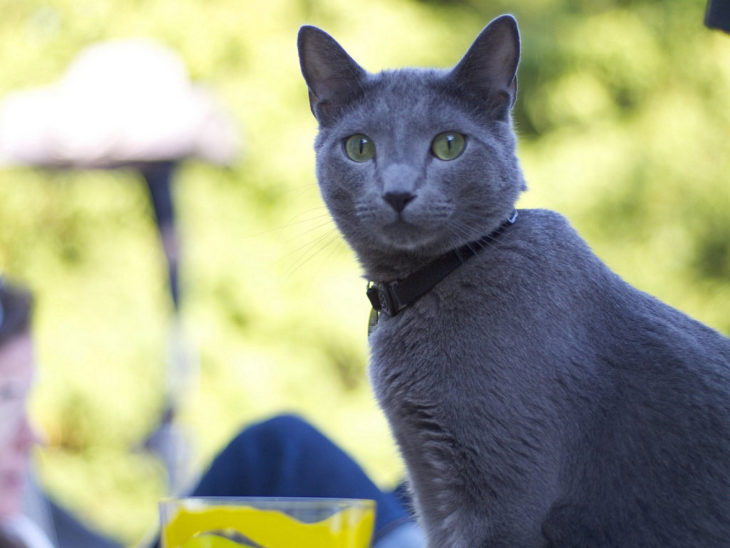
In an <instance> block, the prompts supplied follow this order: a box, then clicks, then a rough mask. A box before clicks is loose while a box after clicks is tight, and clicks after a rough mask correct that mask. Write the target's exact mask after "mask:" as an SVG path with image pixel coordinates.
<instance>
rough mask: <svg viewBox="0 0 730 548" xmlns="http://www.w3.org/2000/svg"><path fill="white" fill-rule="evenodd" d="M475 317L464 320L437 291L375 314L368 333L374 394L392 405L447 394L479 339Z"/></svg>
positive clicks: (461, 380)
mask: <svg viewBox="0 0 730 548" xmlns="http://www.w3.org/2000/svg"><path fill="white" fill-rule="evenodd" d="M476 323H478V318H475V317H472V318H465V317H464V315H463V314H461V313H460V312H459V311H458V310H455V309H454V307H453V306H449V304H448V303H445V302H444V300H443V299H442V298H440V296H438V295H434V296H428V297H426V298H424V299H423V302H420V303H418V305H417V306H415V307H413V309H408V310H406V311H404V312H402V313H401V314H399V315H398V316H395V317H384V318H381V320H380V322H379V323H378V325H377V326H376V328H375V331H374V332H373V333H372V334H371V336H370V340H369V342H370V346H371V361H370V376H371V381H372V383H373V387H374V390H375V393H376V395H377V396H378V398H379V399H380V400H381V401H383V402H384V403H385V404H386V405H390V406H391V407H393V408H395V407H398V406H400V405H402V404H404V402H412V401H418V402H423V403H424V404H427V403H429V402H431V401H438V400H444V399H448V398H449V397H451V394H450V393H449V392H450V388H451V387H457V386H459V385H460V384H462V383H468V382H469V380H468V379H467V378H465V374H464V373H465V371H474V370H475V367H474V366H475V364H472V363H471V362H472V361H473V356H474V355H475V354H479V353H480V351H479V349H478V346H484V345H485V343H487V342H488V341H485V340H483V338H482V337H480V336H479V335H478V333H477V332H476V331H477V330H476V329H475V327H476Z"/></svg>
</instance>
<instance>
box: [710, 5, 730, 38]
mask: <svg viewBox="0 0 730 548" xmlns="http://www.w3.org/2000/svg"><path fill="white" fill-rule="evenodd" d="M705 25H707V26H708V27H709V28H711V29H720V30H724V31H725V32H730V0H709V1H708V2H707V11H706V12H705Z"/></svg>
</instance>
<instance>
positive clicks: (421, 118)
mask: <svg viewBox="0 0 730 548" xmlns="http://www.w3.org/2000/svg"><path fill="white" fill-rule="evenodd" d="M298 45H299V54H300V61H301V67H302V72H303V74H304V78H305V80H306V82H307V85H308V87H309V93H310V101H311V108H312V111H313V113H314V115H315V116H316V118H317V120H318V122H319V134H318V136H317V139H316V143H315V149H316V155H317V177H318V179H319V184H320V189H321V192H322V196H323V197H324V200H325V202H326V204H327V206H328V208H329V210H330V212H331V214H332V216H333V218H334V220H335V222H336V224H337V226H338V227H339V229H340V231H341V232H342V234H343V235H344V237H345V239H346V240H347V241H348V243H349V244H350V246H351V247H352V248H353V249H354V251H355V252H356V254H357V257H358V259H359V261H360V263H361V265H362V267H363V269H364V273H365V275H366V277H367V278H368V279H371V280H376V281H388V280H393V279H400V278H403V277H405V276H406V275H408V274H409V273H411V272H413V271H414V270H416V269H418V268H419V267H421V266H422V265H424V264H426V263H428V262H429V261H430V260H431V259H433V258H434V257H435V256H438V255H439V254H441V253H444V252H445V251H447V250H450V249H453V248H456V247H458V246H461V245H463V244H464V243H467V242H470V241H474V240H477V239H478V238H479V237H481V236H483V235H485V234H489V233H490V232H491V231H493V230H494V229H495V228H497V227H498V226H499V225H500V224H501V223H502V222H503V221H504V219H506V218H507V217H508V216H509V214H510V212H511V211H512V209H513V207H514V205H515V202H516V200H517V198H518V196H519V194H520V192H521V191H522V190H524V188H525V183H524V180H523V176H522V172H521V170H520V166H519V163H518V160H517V158H516V156H515V143H516V139H515V135H514V132H513V130H512V124H511V118H510V110H511V107H512V105H513V103H514V100H515V95H516V91H517V85H516V69H517V63H518V60H519V47H520V41H519V34H518V30H517V24H516V22H515V20H514V19H513V18H512V17H511V16H502V17H499V18H497V19H495V20H494V21H492V22H491V23H490V24H489V25H488V26H487V27H486V28H485V29H484V30H483V31H482V32H481V34H480V35H479V36H478V37H477V39H476V40H475V42H474V44H473V45H472V46H471V48H470V49H469V51H468V52H467V53H466V55H465V56H464V57H463V58H462V60H461V61H460V62H459V63H458V64H457V65H456V67H454V68H453V69H451V70H436V69H403V70H396V71H384V72H381V73H378V74H371V73H368V72H366V71H365V70H363V69H362V68H361V67H360V66H358V65H357V64H356V63H355V61H353V60H352V59H351V58H350V57H349V56H348V55H347V53H346V52H345V51H344V50H343V49H342V48H341V47H340V46H339V45H338V44H337V42H335V40H334V39H333V38H332V37H330V36H329V35H327V34H326V33H324V32H323V31H321V30H319V29H317V28H315V27H309V26H306V27H302V29H301V30H300V33H299V41H298ZM444 131H458V132H460V133H462V134H464V135H466V147H465V149H464V151H463V153H462V154H461V155H460V156H459V157H458V158H456V159H453V160H450V161H442V160H439V159H438V158H436V157H435V156H434V155H433V154H432V153H431V152H430V148H431V142H432V140H433V139H434V136H436V135H437V134H439V133H441V132H444ZM353 134H364V135H367V136H368V137H369V138H370V139H371V140H372V141H373V142H374V143H375V149H376V154H375V157H374V158H373V159H372V160H370V161H367V162H361V163H357V162H354V161H352V160H351V159H350V158H348V156H347V155H346V153H345V148H344V144H343V143H344V141H345V139H346V138H347V137H348V136H350V135H353ZM394 192H395V193H401V194H407V195H409V196H411V198H410V199H409V201H408V203H407V204H406V205H405V207H404V208H402V210H401V211H398V208H396V207H394V206H393V205H392V203H389V201H388V200H387V199H386V198H385V196H386V195H387V194H388V193H394ZM401 205H402V204H401ZM363 298H364V296H363ZM370 344H371V360H370V368H369V372H370V377H371V382H372V385H373V387H374V391H375V394H376V396H377V398H378V400H379V402H380V404H381V406H382V408H383V410H384V412H385V414H386V416H387V418H388V421H389V423H390V426H391V429H392V432H393V434H394V436H395V438H396V440H397V442H398V445H399V447H400V450H401V452H402V455H403V457H404V459H405V462H406V465H407V469H408V473H409V478H410V484H411V487H412V491H413V494H414V497H415V504H416V510H417V513H418V516H419V520H420V522H421V523H422V525H423V527H424V528H425V531H426V534H427V536H428V538H429V546H431V547H432V548H441V547H454V548H475V547H482V546H484V547H487V546H488V547H510V548H517V547H523V546H524V547H543V546H544V547H548V546H550V547H563V548H570V547H575V548H579V547H580V548H587V547H599V546H600V547H609V546H611V547H621V548H626V547H635V546H645V547H663V548H665V547H673V546H676V547H690V546H692V547H720V546H730V341H729V340H728V339H727V338H725V337H723V336H722V335H721V334H719V333H717V332H716V331H713V330H712V329H710V328H708V327H705V326H704V325H702V324H700V323H698V322H696V321H694V320H692V319H691V318H689V317H687V316H685V315H684V314H682V313H681V312H679V311H677V310H675V309H673V308H671V307H669V306H667V305H665V304H663V303H661V302H659V301H658V300H656V299H654V298H653V297H651V296H649V295H647V294H645V293H643V292H641V291H639V290H637V289H635V288H633V287H631V286H630V285H628V284H627V283H625V282H624V281H623V280H621V279H620V278H619V277H618V276H617V275H616V274H614V273H613V272H611V270H609V269H608V267H606V265H604V264H603V263H602V262H601V261H600V260H599V259H598V258H597V257H596V256H595V255H594V254H593V253H592V251H591V250H590V248H589V247H588V245H587V244H586V243H585V242H584V241H583V240H582V239H581V238H580V236H579V235H578V234H577V233H576V232H575V231H574V230H573V229H572V228H571V226H570V225H569V223H568V222H567V221H566V220H565V219H564V218H563V217H561V216H560V215H559V214H557V213H554V212H552V211H546V210H521V211H520V212H519V218H518V219H517V221H516V223H515V224H514V225H512V226H510V227H509V228H508V229H507V230H506V231H505V232H504V233H503V234H502V235H501V236H500V237H499V239H498V240H496V241H495V242H494V243H493V244H492V245H490V246H487V247H485V248H484V249H483V250H482V251H481V252H480V253H479V254H478V255H477V256H476V257H474V258H473V259H471V260H470V261H468V262H467V263H465V264H464V265H462V266H461V267H460V268H458V269H457V270H456V271H454V272H453V273H452V274H450V275H449V276H448V277H447V278H446V279H444V280H443V281H442V282H441V283H439V284H438V285H437V286H436V287H435V288H434V289H433V290H432V291H431V292H430V293H428V294H427V295H425V296H424V297H423V298H421V299H420V300H419V301H418V302H417V303H415V304H414V305H413V306H412V307H410V308H408V309H407V310H405V311H403V312H402V313H400V314H399V315H397V316H394V317H388V316H384V317H383V318H381V320H380V323H379V324H378V326H377V328H376V329H375V331H374V332H373V334H372V335H371V336H370Z"/></svg>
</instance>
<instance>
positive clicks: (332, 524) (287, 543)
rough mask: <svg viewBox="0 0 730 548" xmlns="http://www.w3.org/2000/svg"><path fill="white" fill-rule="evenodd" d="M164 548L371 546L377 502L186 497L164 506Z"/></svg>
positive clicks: (162, 508) (161, 516)
mask: <svg viewBox="0 0 730 548" xmlns="http://www.w3.org/2000/svg"><path fill="white" fill-rule="evenodd" d="M160 522H161V526H162V532H161V543H162V548H241V547H247V548H291V547H296V548H367V547H368V546H370V541H371V537H372V533H373V525H374V524H375V501H372V500H362V499H327V498H268V497H187V498H177V499H168V500H164V501H162V502H160Z"/></svg>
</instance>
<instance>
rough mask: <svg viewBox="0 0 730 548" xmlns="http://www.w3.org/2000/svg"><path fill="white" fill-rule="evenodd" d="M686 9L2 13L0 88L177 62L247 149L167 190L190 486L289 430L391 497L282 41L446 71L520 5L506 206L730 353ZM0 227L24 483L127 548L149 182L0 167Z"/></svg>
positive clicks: (148, 254) (390, 460)
mask: <svg viewBox="0 0 730 548" xmlns="http://www.w3.org/2000/svg"><path fill="white" fill-rule="evenodd" d="M703 9H704V2H699V1H697V0H693V1H687V0H672V1H663V2H658V1H651V0H643V1H638V2H625V1H609V0H602V1H600V2H597V1H580V0H564V1H562V2H557V1H552V2H548V1H547V0H530V1H525V2H520V3H519V5H514V3H508V2H503V1H497V2H482V1H481V0H470V1H465V2H456V1H441V2H438V1H433V0H432V1H428V2H426V1H422V2H419V1H416V0H401V1H398V2H392V1H387V0H372V1H371V2H368V3H367V4H358V5H357V6H355V5H354V4H352V3H348V2H336V1H335V0H323V1H317V2H314V1H312V0H299V1H296V0H268V1H267V2H254V1H247V2H236V1H233V0H216V1H209V2H202V1H197V2H196V1H194V0H186V1H181V0H136V1H133V2H130V1H122V0H104V1H99V0H83V1H79V0H55V1H53V2H50V3H49V2H39V1H35V0H26V1H24V2H17V1H15V0H0V12H1V13H2V14H3V16H2V18H0V74H2V79H0V94H5V93H7V92H9V91H11V90H14V89H18V88H22V87H28V86H37V85H44V84H47V83H50V82H51V81H53V80H54V79H56V78H58V77H59V76H60V75H61V74H62V72H63V70H64V68H65V67H66V66H67V64H68V63H69V62H70V61H71V60H72V59H73V58H74V56H75V55H76V54H77V53H78V52H79V51H80V49H82V48H83V47H85V46H87V45H89V44H92V43H94V42H96V41H99V40H106V39H112V38H117V37H124V36H141V35H144V36H150V37H154V38H156V39H158V40H161V41H162V42H164V43H166V44H168V45H170V46H172V47H174V48H175V49H177V50H178V51H179V53H180V54H181V56H182V57H183V59H184V60H185V62H186V64H187V66H188V67H189V70H190V72H191V75H192V76H193V78H195V79H196V80H200V81H203V82H206V83H207V84H208V85H209V86H210V87H211V88H213V89H214V90H216V92H217V93H218V94H219V95H220V97H221V98H222V100H223V102H224V103H225V104H226V105H227V106H228V108H229V109H230V111H231V113H232V115H233V116H234V117H235V119H236V120H237V122H238V124H239V126H240V128H241V130H242V132H243V134H244V136H245V139H244V147H243V148H244V151H243V155H242V157H241V161H240V162H239V163H238V164H237V165H235V166H233V167H232V168H231V169H229V170H221V169H218V168H215V167H211V166H206V165H202V164H199V163H195V162H191V163H188V164H186V165H185V166H184V167H183V168H182V170H181V171H180V173H179V177H178V180H177V182H176V184H177V186H176V200H177V205H178V213H179V222H180V227H181V231H182V238H183V258H182V278H183V290H184V303H183V308H182V327H183V329H184V332H185V333H186V334H187V336H188V337H189V339H190V344H191V346H192V347H193V348H194V349H195V350H196V352H195V355H196V356H197V361H198V362H199V364H200V376H199V382H198V383H197V385H196V386H195V387H193V388H191V389H189V391H188V392H187V393H186V396H185V398H184V400H183V401H184V405H183V409H182V415H181V422H182V424H184V425H185V426H186V427H187V429H188V432H189V434H190V436H191V439H192V441H193V442H194V446H195V447H196V450H197V451H196V454H195V457H194V458H193V462H192V466H193V469H195V470H199V469H200V467H201V466H203V465H204V463H205V462H206V461H207V459H209V458H210V456H211V455H212V454H213V453H214V452H215V451H216V450H217V449H218V448H219V447H220V446H221V445H222V444H224V443H225V442H226V441H227V440H228V439H229V438H230V437H231V436H232V435H233V434H234V433H235V431H236V430H237V428H239V427H240V426H241V425H243V424H245V423H247V422H250V421H251V420H255V419H258V418H260V417H263V416H265V415H267V414H271V413H275V412H277V411H281V410H295V411H298V412H300V413H302V414H304V415H305V416H307V417H308V418H310V419H312V420H314V421H315V422H316V423H317V424H318V425H319V426H321V427H322V428H323V429H324V430H325V431H326V432H327V433H329V434H330V435H332V436H333V437H334V438H335V439H337V441H338V442H340V443H341V444H342V445H344V446H345V448H346V449H348V450H350V451H351V452H352V453H354V454H355V455H356V456H357V458H358V459H359V460H360V461H361V462H362V463H363V464H365V465H366V467H367V468H368V470H369V471H370V472H371V473H372V474H373V475H374V476H375V477H376V478H377V479H378V480H379V481H380V482H382V483H384V484H387V483H392V482H393V481H395V480H396V479H397V478H398V477H399V475H400V474H401V472H402V468H401V465H400V464H399V461H398V458H397V456H396V451H395V449H394V447H393V445H392V443H391V441H390V437H389V435H388V431H387V426H386V425H385V421H384V419H383V417H382V415H381V413H380V411H379V410H378V409H377V406H376V405H375V403H374V402H373V400H372V396H371V394H370V389H369V387H368V385H367V380H366V374H365V362H366V359H367V349H366V340H365V339H366V337H365V334H366V324H367V313H368V307H367V302H366V299H365V297H364V281H363V280H362V279H360V277H359V276H360V274H359V269H358V266H357V264H356V262H355V260H354V258H353V256H352V254H351V253H350V252H349V251H348V250H347V248H346V246H345V245H344V244H343V243H342V242H341V241H340V239H339V237H338V236H337V235H336V232H335V229H334V227H333V225H332V224H331V222H329V219H328V216H327V213H326V211H325V209H324V206H323V205H322V203H321V200H320V198H319V195H318V191H317V189H316V183H315V180H314V168H313V165H314V162H313V154H312V141H313V138H314V134H315V131H316V125H315V122H314V120H313V118H312V117H311V114H310V112H309V105H308V103H307V95H306V89H305V87H304V84H303V82H302V80H301V77H300V75H299V72H298V70H299V69H298V60H297V56H296V48H295V36H296V31H297V28H298V27H299V25H301V24H303V23H313V24H317V25H320V26H322V27H324V28H325V29H326V30H327V31H328V32H330V33H332V34H333V35H334V36H335V37H336V38H338V39H339V40H340V41H341V42H342V44H343V45H344V46H345V48H346V49H348V51H350V52H351V53H352V55H353V56H354V57H355V58H356V59H357V60H358V61H359V62H361V63H362V64H363V65H364V66H365V67H366V68H368V69H370V70H379V69H381V68H387V67H395V66H402V65H420V66H423V65H437V66H448V65H451V64H453V63H455V62H456V61H457V60H458V58H459V57H460V55H461V53H463V52H464V51H465V49H466V48H467V47H468V45H469V44H470V43H471V40H472V39H473V38H474V37H475V36H476V34H477V33H478V31H479V30H480V28H481V27H482V26H483V25H484V24H485V23H486V22H487V21H488V20H489V19H491V18H492V17H493V16H496V15H498V14H499V13H501V12H505V11H513V12H514V13H515V14H516V16H517V17H518V19H519V21H520V26H521V30H522V36H523V60H522V65H521V68H520V72H519V88H520V89H519V94H520V95H519V98H518V103H517V106H516V110H515V121H516V125H517V128H518V132H519V133H520V136H521V142H520V154H521V157H522V158H523V163H524V168H525V171H526V175H527V180H528V184H529V185H530V192H528V193H527V194H526V196H525V197H524V199H523V201H522V204H521V205H523V206H534V207H549V208H553V209H557V210H559V211H561V212H562V213H564V214H565V215H567V216H568V217H569V218H570V219H571V220H572V222H573V223H574V224H575V225H576V227H577V228H578V229H579V230H580V231H581V233H582V234H583V235H584V236H585V237H586V239H587V240H588V241H589V243H590V244H591V245H592V246H593V247H594V249H596V251H597V252H598V254H599V255H600V256H602V257H603V258H604V259H605V260H606V261H607V262H608V263H609V264H610V265H611V266H612V267H613V268H614V269H615V270H617V271H618V272H619V273H620V274H621V275H622V276H624V277H625V278H626V279H628V280H629V281H630V282H632V283H634V284H635V285H637V286H639V287H640V288H642V289H645V290H646V291H648V292H650V293H652V294H655V295H657V296H658V297H660V298H661V299H663V300H665V301H667V302H669V303H671V304H673V305H674V306H677V307H678V308H680V309H682V310H685V311H687V312H688V313H690V314H691V315H693V316H695V317H697V318H698V319H700V320H702V321H704V322H706V323H708V324H710V325H712V326H714V327H715V328H717V329H719V330H721V331H723V332H725V333H730V281H729V280H730V215H729V213H730V185H729V184H728V175H727V174H728V173H730V154H729V152H730V149H729V145H728V143H730V37H729V36H725V35H722V34H719V33H716V32H711V31H709V30H706V29H705V28H704V27H703V26H702V24H701V22H702V16H703ZM140 85H144V84H143V83H140ZM0 219H2V222H3V228H2V230H1V231H0V270H2V271H4V272H6V273H8V274H10V275H11V276H13V277H15V278H18V279H21V280H25V281H27V282H28V283H29V284H31V285H32V287H34V288H35V289H36V290H37V293H38V295H39V306H38V317H37V324H36V327H37V334H38V340H39V347H40V361H41V363H42V377H41V379H40V383H39V386H38V390H37V393H36V398H35V400H34V413H35V417H36V418H37V421H38V423H39V424H40V425H41V426H42V428H43V429H44V431H45V432H46V434H47V437H48V446H47V447H46V448H44V449H42V450H41V451H40V452H39V455H38V463H39V467H40V470H41V472H42V478H43V481H44V482H45V483H46V484H47V485H48V487H49V488H50V489H51V490H52V491H53V492H54V493H56V494H57V496H59V497H60V498H62V499H63V500H64V501H65V502H67V503H68V504H69V505H71V506H72V507H73V508H75V509H78V510H79V511H80V512H82V513H83V514H84V515H86V516H88V517H89V518H90V519H91V520H92V521H93V522H95V523H97V524H99V525H100V526H101V527H103V528H104V529H105V530H107V531H109V532H111V533H113V534H115V535H117V536H119V537H120V538H123V539H124V540H125V541H126V542H129V543H134V542H136V541H138V540H139V539H140V538H141V537H142V536H143V535H144V534H146V533H147V532H149V531H150V530H151V528H153V527H154V523H155V519H156V513H155V512H156V509H155V501H156V499H157V498H159V497H160V496H162V495H163V494H164V487H163V483H164V482H163V477H162V469H161V467H160V466H159V464H158V463H156V462H155V461H154V460H152V459H150V458H149V457H147V456H146V455H145V454H143V453H140V452H139V451H137V450H135V448H137V447H138V446H139V445H140V444H141V443H142V442H143V440H144V438H145V436H146V435H147V434H148V433H149V431H150V430H151V429H152V428H153V427H154V425H155V423H156V421H157V419H158V416H159V413H160V412H161V410H162V407H163V401H162V398H161V394H162V391H163V386H164V382H165V381H164V369H165V363H166V360H167V345H168V337H169V334H170V329H171V328H172V327H171V326H172V319H171V315H172V308H171V304H170V303H169V299H168V296H167V293H166V285H165V284H166V278H165V272H164V266H163V256H162V253H161V249H160V246H159V245H158V240H157V235H156V233H155V230H154V225H153V219H152V213H151V209H150V206H149V203H148V199H147V196H146V195H145V190H144V187H143V185H142V184H141V182H140V180H139V177H138V176H137V175H136V174H135V173H133V172H111V173H109V172H78V173H47V172H41V171H36V170H31V169H12V170H5V171H0ZM100 500H103V501H104V503H103V504H99V501H100Z"/></svg>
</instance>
